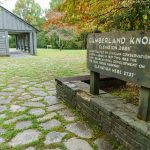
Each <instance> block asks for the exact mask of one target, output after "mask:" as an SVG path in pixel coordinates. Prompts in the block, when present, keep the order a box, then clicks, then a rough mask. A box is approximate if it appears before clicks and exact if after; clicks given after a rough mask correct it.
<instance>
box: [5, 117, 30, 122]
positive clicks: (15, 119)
mask: <svg viewBox="0 0 150 150" xmlns="http://www.w3.org/2000/svg"><path fill="white" fill-rule="evenodd" d="M26 117H28V116H27V115H21V116H17V117H14V118H12V119H9V120H6V121H4V124H10V123H14V122H16V121H18V120H20V119H22V118H26Z"/></svg>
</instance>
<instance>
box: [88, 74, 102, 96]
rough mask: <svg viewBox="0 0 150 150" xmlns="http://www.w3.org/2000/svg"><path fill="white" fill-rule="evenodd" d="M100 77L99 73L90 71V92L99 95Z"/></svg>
mask: <svg viewBox="0 0 150 150" xmlns="http://www.w3.org/2000/svg"><path fill="white" fill-rule="evenodd" d="M99 87H100V78H99V73H97V72H93V71H91V75H90V93H91V94H93V95H99Z"/></svg>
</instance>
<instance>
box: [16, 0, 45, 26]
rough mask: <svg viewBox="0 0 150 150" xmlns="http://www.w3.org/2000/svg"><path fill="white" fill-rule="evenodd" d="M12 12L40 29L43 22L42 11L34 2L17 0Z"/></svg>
mask: <svg viewBox="0 0 150 150" xmlns="http://www.w3.org/2000/svg"><path fill="white" fill-rule="evenodd" d="M13 12H14V13H15V14H16V15H18V16H19V17H21V18H22V19H24V20H25V21H27V22H29V23H30V24H32V25H34V26H35V27H37V28H41V26H42V24H43V22H44V19H43V18H42V9H41V7H40V5H39V4H38V3H36V2H35V0H18V1H17V2H16V5H15V8H14V10H13Z"/></svg>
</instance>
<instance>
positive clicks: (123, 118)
mask: <svg viewBox="0 0 150 150" xmlns="http://www.w3.org/2000/svg"><path fill="white" fill-rule="evenodd" d="M56 90H57V97H58V98H60V99H61V100H66V101H67V102H68V103H69V104H70V105H71V106H72V107H73V108H75V109H78V110H79V111H80V112H81V113H82V114H84V115H85V116H86V117H87V118H89V119H91V120H92V121H95V122H96V123H97V124H98V125H99V126H100V127H101V128H102V130H103V131H105V132H106V133H107V134H108V135H111V136H112V137H114V138H116V139H117V140H118V141H119V142H120V143H121V144H123V145H124V146H125V147H126V148H127V149H129V150H149V149H150V122H144V121H141V120H139V119H138V118H137V117H136V114H137V107H136V106H134V105H132V104H125V103H124V101H123V100H122V99H121V98H118V97H114V96H112V95H110V94H108V93H106V92H104V91H102V90H100V95H99V96H93V95H90V94H89V92H88V91H89V85H88V84H86V83H83V82H80V81H69V82H61V81H60V80H58V79H57V80H56Z"/></svg>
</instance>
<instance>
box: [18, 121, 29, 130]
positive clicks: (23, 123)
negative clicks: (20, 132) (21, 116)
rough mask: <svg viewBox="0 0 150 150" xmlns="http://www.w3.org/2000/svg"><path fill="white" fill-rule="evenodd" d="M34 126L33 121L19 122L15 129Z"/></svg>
mask: <svg viewBox="0 0 150 150" xmlns="http://www.w3.org/2000/svg"><path fill="white" fill-rule="evenodd" d="M31 126H32V121H20V122H17V124H16V127H15V129H25V128H28V127H31Z"/></svg>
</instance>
